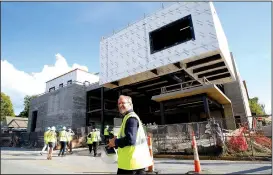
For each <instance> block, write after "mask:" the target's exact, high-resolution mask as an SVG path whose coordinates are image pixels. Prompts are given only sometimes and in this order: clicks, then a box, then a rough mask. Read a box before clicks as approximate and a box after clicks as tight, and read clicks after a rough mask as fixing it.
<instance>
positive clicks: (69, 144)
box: [67, 128, 75, 154]
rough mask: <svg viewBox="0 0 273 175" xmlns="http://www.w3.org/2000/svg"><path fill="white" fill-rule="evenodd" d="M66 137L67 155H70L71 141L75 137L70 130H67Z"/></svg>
mask: <svg viewBox="0 0 273 175" xmlns="http://www.w3.org/2000/svg"><path fill="white" fill-rule="evenodd" d="M67 135H68V142H67V147H68V149H69V153H70V154H72V146H73V145H72V141H73V136H74V135H75V133H74V132H73V130H72V129H71V128H69V129H68V131H67ZM68 149H67V150H68Z"/></svg>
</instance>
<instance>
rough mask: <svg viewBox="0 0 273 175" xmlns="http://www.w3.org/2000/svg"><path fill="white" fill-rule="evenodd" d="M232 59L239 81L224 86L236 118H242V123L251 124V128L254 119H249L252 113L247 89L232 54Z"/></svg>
mask: <svg viewBox="0 0 273 175" xmlns="http://www.w3.org/2000/svg"><path fill="white" fill-rule="evenodd" d="M231 58H232V62H233V66H234V71H235V76H236V79H237V81H234V82H232V83H227V84H224V90H225V94H226V96H227V97H228V98H229V99H230V100H231V102H232V108H233V113H234V116H240V118H241V122H247V121H248V122H249V123H250V125H249V126H251V123H252V118H251V117H247V116H251V111H250V107H249V103H248V97H247V93H246V89H245V87H244V84H243V82H242V79H241V76H240V73H239V70H238V68H237V65H236V62H235V59H234V57H233V55H232V54H231Z"/></svg>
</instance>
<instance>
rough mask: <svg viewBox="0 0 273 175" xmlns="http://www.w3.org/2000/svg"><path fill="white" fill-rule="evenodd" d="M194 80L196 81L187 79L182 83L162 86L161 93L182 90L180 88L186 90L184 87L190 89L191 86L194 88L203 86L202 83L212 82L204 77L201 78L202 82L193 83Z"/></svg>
mask: <svg viewBox="0 0 273 175" xmlns="http://www.w3.org/2000/svg"><path fill="white" fill-rule="evenodd" d="M194 82H197V80H191V81H187V82H183V83H178V84H174V85H169V86H164V87H162V88H161V94H165V93H170V92H175V91H182V90H186V89H191V88H194V87H199V86H203V85H204V84H206V85H208V84H212V83H211V82H210V81H209V80H208V79H207V78H206V77H203V78H202V82H203V84H196V85H193V83H194Z"/></svg>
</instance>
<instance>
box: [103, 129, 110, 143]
mask: <svg viewBox="0 0 273 175" xmlns="http://www.w3.org/2000/svg"><path fill="white" fill-rule="evenodd" d="M108 129H109V126H108V125H106V128H105V129H104V133H103V135H104V139H105V144H108V142H109V131H108Z"/></svg>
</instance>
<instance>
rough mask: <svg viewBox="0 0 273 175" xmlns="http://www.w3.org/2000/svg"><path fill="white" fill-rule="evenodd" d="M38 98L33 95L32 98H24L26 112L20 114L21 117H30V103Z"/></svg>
mask: <svg viewBox="0 0 273 175" xmlns="http://www.w3.org/2000/svg"><path fill="white" fill-rule="evenodd" d="M35 97H37V95H32V96H29V95H27V96H25V98H24V110H23V111H22V112H20V114H19V117H26V118H27V117H28V112H29V106H30V101H31V99H33V98H35Z"/></svg>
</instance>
